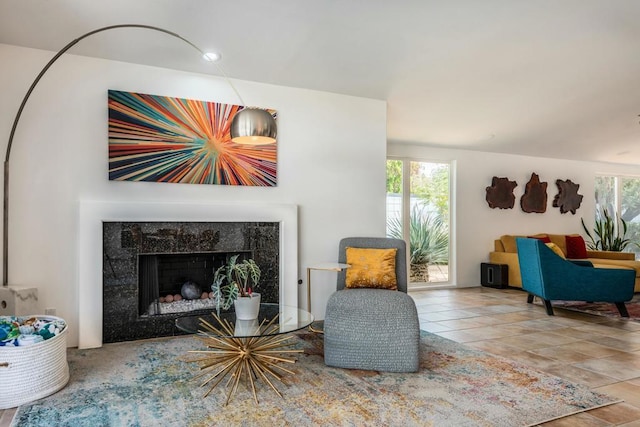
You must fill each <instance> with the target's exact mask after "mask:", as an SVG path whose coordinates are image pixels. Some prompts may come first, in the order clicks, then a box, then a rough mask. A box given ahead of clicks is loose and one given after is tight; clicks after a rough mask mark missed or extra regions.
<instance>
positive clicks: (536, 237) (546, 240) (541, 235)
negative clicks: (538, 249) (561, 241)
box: [527, 234, 551, 244]
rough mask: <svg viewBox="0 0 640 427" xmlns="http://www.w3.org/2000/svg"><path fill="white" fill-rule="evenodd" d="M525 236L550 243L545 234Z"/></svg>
mask: <svg viewBox="0 0 640 427" xmlns="http://www.w3.org/2000/svg"><path fill="white" fill-rule="evenodd" d="M527 238H529V239H538V240H541V241H542V243H544V244H547V243H551V239H550V238H549V236H547V235H546V234H536V235H534V236H527Z"/></svg>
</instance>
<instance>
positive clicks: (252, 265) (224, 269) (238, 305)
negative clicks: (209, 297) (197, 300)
mask: <svg viewBox="0 0 640 427" xmlns="http://www.w3.org/2000/svg"><path fill="white" fill-rule="evenodd" d="M239 256H240V255H234V256H232V257H231V258H229V261H228V262H227V263H226V264H225V265H223V266H221V267H220V268H218V269H217V270H216V271H215V272H214V274H213V283H212V285H211V291H212V292H213V297H214V299H215V301H216V310H217V311H218V314H219V313H220V308H222V309H223V310H228V309H229V308H231V304H234V306H235V309H236V318H237V319H242V320H250V319H255V318H257V317H258V311H259V310H260V294H259V293H257V292H254V291H253V290H254V289H255V287H256V286H257V285H258V282H259V281H260V267H258V265H257V264H256V262H255V261H254V260H253V259H245V260H244V261H241V262H238V257H239Z"/></svg>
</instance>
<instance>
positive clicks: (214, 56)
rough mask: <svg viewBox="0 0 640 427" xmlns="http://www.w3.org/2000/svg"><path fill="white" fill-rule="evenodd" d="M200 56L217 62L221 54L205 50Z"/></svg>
mask: <svg viewBox="0 0 640 427" xmlns="http://www.w3.org/2000/svg"><path fill="white" fill-rule="evenodd" d="M202 57H203V58H204V60H205V61H209V62H218V61H220V59H221V58H222V55H221V54H219V53H218V52H205V53H204V54H203V55H202Z"/></svg>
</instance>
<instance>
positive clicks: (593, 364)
mask: <svg viewBox="0 0 640 427" xmlns="http://www.w3.org/2000/svg"><path fill="white" fill-rule="evenodd" d="M573 366H576V367H578V368H582V369H587V370H589V371H593V372H597V373H599V374H602V375H607V376H609V377H612V378H616V379H618V380H620V381H624V380H631V379H634V378H637V377H640V368H638V367H635V366H633V365H632V364H631V363H630V362H627V361H624V360H619V359H617V356H612V357H604V358H600V359H590V360H586V361H584V362H580V363H574V364H573Z"/></svg>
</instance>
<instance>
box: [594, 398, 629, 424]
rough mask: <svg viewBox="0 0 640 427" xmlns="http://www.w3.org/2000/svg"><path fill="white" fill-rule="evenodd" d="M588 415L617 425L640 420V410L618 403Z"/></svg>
mask: <svg viewBox="0 0 640 427" xmlns="http://www.w3.org/2000/svg"><path fill="white" fill-rule="evenodd" d="M587 414H589V415H591V416H593V417H596V418H600V419H601V420H604V421H607V422H609V423H612V424H616V425H618V424H624V423H628V422H631V421H635V420H640V408H636V407H635V406H632V405H629V404H628V403H618V404H615V405H609V406H605V407H603V408H598V409H593V410H591V411H588V412H587Z"/></svg>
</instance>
